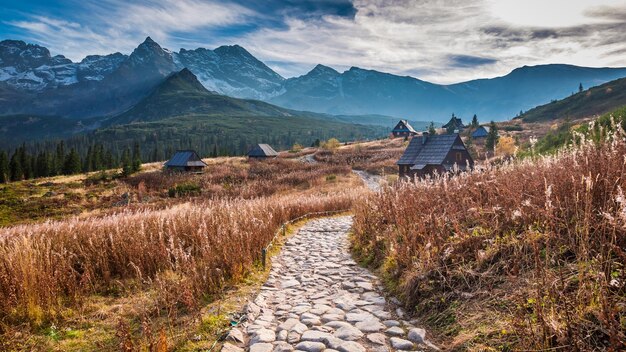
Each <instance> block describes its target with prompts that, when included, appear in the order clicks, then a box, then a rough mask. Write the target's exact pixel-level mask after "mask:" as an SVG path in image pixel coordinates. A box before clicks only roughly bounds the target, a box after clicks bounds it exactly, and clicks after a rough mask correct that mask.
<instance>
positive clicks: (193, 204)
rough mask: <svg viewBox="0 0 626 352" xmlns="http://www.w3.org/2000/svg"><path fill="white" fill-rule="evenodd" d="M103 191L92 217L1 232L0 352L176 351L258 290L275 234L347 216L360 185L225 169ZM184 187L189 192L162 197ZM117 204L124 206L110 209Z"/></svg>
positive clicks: (233, 163)
mask: <svg viewBox="0 0 626 352" xmlns="http://www.w3.org/2000/svg"><path fill="white" fill-rule="evenodd" d="M211 161H214V160H211ZM72 184H77V185H81V184H79V183H76V182H73V183H72ZM106 184H108V185H110V186H111V187H110V188H108V189H109V190H108V191H107V192H113V193H114V194H115V197H114V199H112V200H111V201H110V202H107V203H104V202H101V203H100V205H101V209H98V210H97V211H93V212H88V213H84V212H83V213H81V214H80V215H79V216H77V217H71V218H66V219H62V220H59V221H48V222H44V223H35V224H24V225H17V226H13V227H8V228H2V229H0V337H1V338H0V340H2V341H3V343H6V345H2V344H0V349H3V348H4V347H6V349H8V348H11V349H22V348H23V349H29V350H33V349H34V350H49V349H56V350H73V349H79V350H80V349H93V348H96V349H103V350H112V349H118V347H119V348H121V347H123V346H122V345H124V344H129V343H132V344H133V345H134V346H135V347H138V346H144V347H145V346H150V345H151V346H153V347H154V346H157V345H158V344H159V343H160V342H159V341H161V342H162V340H163V339H164V338H165V339H166V340H167V341H168V342H167V343H168V344H169V345H172V344H175V345H176V346H178V347H181V346H184V345H185V343H183V341H188V340H190V339H192V337H193V336H189V334H190V333H192V332H193V331H194V328H190V326H193V325H194V324H196V325H198V324H200V326H204V328H202V329H204V330H212V329H213V328H212V326H214V325H215V326H218V325H220V324H222V323H223V319H225V317H224V316H220V314H217V315H216V314H213V313H214V312H211V314H208V315H207V314H203V313H202V312H205V311H207V309H208V308H207V307H210V306H211V304H212V302H213V304H215V302H217V301H219V300H222V299H224V297H226V298H228V297H230V296H231V295H233V292H232V291H230V290H232V287H236V286H238V285H240V284H241V283H246V282H253V283H256V282H257V281H256V280H255V279H254V277H255V275H256V274H255V273H256V268H258V263H259V260H260V256H261V248H263V247H265V246H266V245H267V244H268V242H269V240H270V239H271V238H272V237H273V235H274V233H275V231H276V230H277V228H278V226H279V224H280V223H282V222H284V221H286V220H288V219H292V218H295V217H297V216H300V215H303V214H305V213H309V212H317V211H327V210H341V209H347V208H349V207H350V206H351V204H352V202H353V200H354V199H355V197H357V196H358V195H359V184H360V183H359V181H358V179H357V178H356V177H355V176H354V175H352V174H351V173H350V169H349V168H348V167H347V166H337V165H315V166H313V165H310V164H306V163H303V162H300V161H297V160H284V159H281V158H279V159H277V160H272V161H266V162H252V163H248V162H247V161H245V160H244V159H242V158H228V159H224V160H222V161H221V162H219V163H218V162H211V163H209V167H208V168H207V172H205V173H204V174H199V175H197V174H164V173H161V172H158V171H156V168H155V167H152V166H148V167H146V168H145V171H144V172H142V173H139V174H137V175H135V176H133V177H130V178H127V179H123V180H114V181H110V183H106ZM189 184H194V185H197V186H199V192H196V193H193V194H183V195H176V197H172V196H171V194H169V192H168V190H169V189H171V188H176V187H177V186H179V185H189ZM13 186H14V185H13ZM82 186H84V187H92V186H93V185H91V184H89V185H88V184H87V183H84V184H83V185H82ZM107 187H108V186H107ZM81 192H82V194H85V193H89V192H86V191H85V189H84V188H83V189H81ZM103 192H104V191H103ZM120 192H123V193H126V194H127V199H129V200H130V204H126V203H125V204H122V205H116V204H115V203H119V199H120ZM251 278H252V279H251ZM244 286H245V285H244ZM227 291H228V292H230V293H228V294H225V292H227ZM237 292H239V293H241V291H237ZM250 292H252V289H250ZM239 293H236V295H238V294H239ZM202 317H204V318H202ZM198 319H199V320H198ZM205 320H207V321H205ZM160 329H165V330H166V331H164V333H161V331H160ZM146 331H147V332H146ZM148 332H149V333H148ZM205 333H206V331H205ZM163 334H164V335H163ZM76 335H80V336H78V337H77V336H76ZM164 336H165V337H164ZM205 340H206V339H205ZM205 340H203V341H204V342H198V343H197V344H196V343H191V342H190V345H189V346H187V347H188V348H190V349H193V348H195V347H193V346H196V347H197V346H200V345H203V343H206V341H205ZM120 344H121V345H120ZM86 346H88V347H86ZM94 346H95V347H94ZM154 348H156V347H154ZM181 348H182V347H181ZM185 348H186V347H185Z"/></svg>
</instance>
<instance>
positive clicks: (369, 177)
mask: <svg viewBox="0 0 626 352" xmlns="http://www.w3.org/2000/svg"><path fill="white" fill-rule="evenodd" d="M352 172H354V173H355V174H357V175H358V176H359V177H360V178H361V179H362V180H363V182H364V183H365V185H366V186H367V187H368V188H369V189H371V190H372V191H374V192H377V191H379V190H380V181H381V180H382V179H383V178H382V177H380V176H378V175H373V174H370V173H369V172H367V171H362V170H352Z"/></svg>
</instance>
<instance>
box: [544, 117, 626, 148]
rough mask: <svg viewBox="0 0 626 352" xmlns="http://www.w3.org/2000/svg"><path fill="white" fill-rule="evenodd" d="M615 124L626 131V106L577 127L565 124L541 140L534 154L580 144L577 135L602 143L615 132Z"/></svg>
mask: <svg viewBox="0 0 626 352" xmlns="http://www.w3.org/2000/svg"><path fill="white" fill-rule="evenodd" d="M614 124H616V125H621V126H622V129H624V130H626V106H623V107H621V108H618V109H615V110H613V111H611V112H608V113H606V114H604V115H602V116H600V117H599V118H597V119H596V120H594V121H592V122H587V123H582V124H576V125H574V124H572V123H563V124H562V125H561V126H560V127H559V128H557V129H555V130H553V131H550V132H549V133H548V134H546V135H545V136H543V137H542V138H541V139H539V140H538V141H537V143H536V144H535V146H534V148H533V150H532V152H533V153H534V154H548V153H555V152H556V151H558V150H559V149H561V148H563V147H564V146H566V145H568V144H571V143H572V142H573V141H574V140H576V141H577V142H580V138H578V137H575V135H578V136H583V135H584V136H585V137H586V138H589V139H592V140H594V141H596V142H600V141H601V140H604V139H605V137H606V134H607V133H610V132H612V131H614V130H615V127H616V126H614ZM592 126H593V127H592Z"/></svg>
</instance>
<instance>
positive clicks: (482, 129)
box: [472, 126, 489, 139]
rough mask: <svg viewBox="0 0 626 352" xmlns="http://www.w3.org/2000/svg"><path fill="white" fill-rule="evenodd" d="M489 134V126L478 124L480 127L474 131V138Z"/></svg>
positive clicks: (485, 136)
mask: <svg viewBox="0 0 626 352" xmlns="http://www.w3.org/2000/svg"><path fill="white" fill-rule="evenodd" d="M488 135H489V126H478V128H477V129H476V130H475V131H474V132H472V138H475V139H476V138H487V136H488Z"/></svg>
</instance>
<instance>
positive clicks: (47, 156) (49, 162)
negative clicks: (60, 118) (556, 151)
mask: <svg viewBox="0 0 626 352" xmlns="http://www.w3.org/2000/svg"><path fill="white" fill-rule="evenodd" d="M68 149H69V150H68ZM118 167H121V168H122V174H123V175H130V174H132V173H134V172H137V171H139V170H140V169H141V153H140V147H139V144H138V143H135V145H134V147H133V150H132V153H131V151H130V149H129V148H125V149H124V151H123V152H122V155H121V157H118V156H117V155H116V154H114V153H113V152H112V151H111V150H107V149H105V147H104V146H103V145H102V144H94V145H90V146H89V147H88V148H87V151H86V153H85V154H84V155H83V156H81V154H80V153H79V152H78V151H77V150H76V148H67V147H66V145H65V142H64V141H60V142H58V143H57V144H56V146H55V148H53V149H51V150H40V151H38V152H35V153H33V152H32V151H30V150H29V148H27V146H26V144H22V146H20V147H19V148H16V149H15V150H14V151H13V152H12V153H7V152H6V151H4V150H0V183H7V182H9V181H21V180H28V179H33V178H39V177H49V176H58V175H74V174H80V173H83V172H92V171H102V170H107V169H113V168H118Z"/></svg>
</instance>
